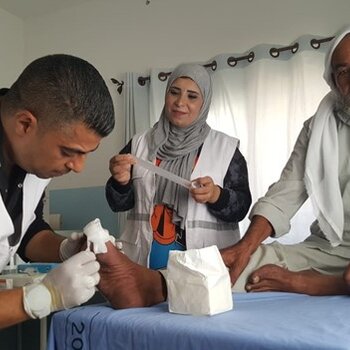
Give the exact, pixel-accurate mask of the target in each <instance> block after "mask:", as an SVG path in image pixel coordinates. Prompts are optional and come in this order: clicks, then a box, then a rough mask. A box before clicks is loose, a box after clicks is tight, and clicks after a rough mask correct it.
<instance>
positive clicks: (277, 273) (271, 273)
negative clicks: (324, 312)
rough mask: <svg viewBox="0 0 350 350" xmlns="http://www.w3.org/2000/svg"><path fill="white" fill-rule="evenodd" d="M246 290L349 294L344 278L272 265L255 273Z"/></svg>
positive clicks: (250, 278) (250, 277)
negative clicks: (294, 270)
mask: <svg viewBox="0 0 350 350" xmlns="http://www.w3.org/2000/svg"><path fill="white" fill-rule="evenodd" d="M348 269H349V268H348ZM349 277H350V270H349ZM246 289H247V291H248V292H264V291H282V292H293V293H303V294H309V295H338V294H349V290H348V288H347V285H346V283H345V280H344V279H343V278H342V276H339V275H324V274H321V273H319V272H317V271H315V270H304V271H298V272H293V271H289V270H287V269H285V268H283V267H280V266H277V265H271V264H269V265H264V266H262V267H260V268H259V269H257V270H256V271H254V272H253V273H252V274H251V275H250V276H249V278H248V283H247V285H246Z"/></svg>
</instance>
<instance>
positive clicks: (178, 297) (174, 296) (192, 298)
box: [166, 246, 233, 315]
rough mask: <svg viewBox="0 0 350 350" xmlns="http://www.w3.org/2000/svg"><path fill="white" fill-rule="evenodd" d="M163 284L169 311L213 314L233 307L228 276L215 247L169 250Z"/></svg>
mask: <svg viewBox="0 0 350 350" xmlns="http://www.w3.org/2000/svg"><path fill="white" fill-rule="evenodd" d="M166 282H167V287H168V305H169V311H170V312H173V313H179V314H190V315H215V314H218V313H221V312H225V311H228V310H231V309H232V308H233V301H232V291H231V281H230V276H229V273H228V270H227V268H226V266H225V264H224V262H223V260H222V258H221V255H220V252H219V250H218V248H217V246H211V247H206V248H202V249H190V250H187V251H175V250H173V251H170V253H169V260H168V271H167V278H166Z"/></svg>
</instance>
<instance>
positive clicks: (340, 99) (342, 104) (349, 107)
mask: <svg viewBox="0 0 350 350" xmlns="http://www.w3.org/2000/svg"><path fill="white" fill-rule="evenodd" d="M336 106H337V109H338V110H340V111H342V112H344V113H345V114H347V115H349V116H350V95H346V96H344V95H341V94H340V93H339V92H337V100H336Z"/></svg>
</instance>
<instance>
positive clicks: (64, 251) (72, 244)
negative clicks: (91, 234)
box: [59, 232, 86, 261]
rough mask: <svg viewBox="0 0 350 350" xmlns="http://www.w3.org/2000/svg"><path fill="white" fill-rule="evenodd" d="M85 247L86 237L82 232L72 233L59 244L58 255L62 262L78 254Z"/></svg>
mask: <svg viewBox="0 0 350 350" xmlns="http://www.w3.org/2000/svg"><path fill="white" fill-rule="evenodd" d="M85 246H86V236H85V235H84V233H83V232H73V233H71V235H70V236H69V237H68V238H66V239H64V240H63V241H62V242H61V244H60V251H59V255H60V258H61V260H62V261H65V260H67V259H68V258H70V257H71V256H73V255H74V254H77V253H79V252H80V251H81V250H83V249H84V248H85Z"/></svg>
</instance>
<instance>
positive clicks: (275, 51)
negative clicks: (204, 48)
mask: <svg viewBox="0 0 350 350" xmlns="http://www.w3.org/2000/svg"><path fill="white" fill-rule="evenodd" d="M333 38H334V36H330V37H327V38H323V39H311V40H310V46H311V47H312V48H313V49H315V50H317V49H319V48H320V46H321V44H323V43H326V42H328V41H331V40H332V39H333ZM298 49H299V43H298V42H295V43H294V44H292V45H288V46H283V47H279V48H276V47H272V48H271V49H270V50H269V54H270V55H271V56H272V57H273V58H277V57H279V55H280V53H281V52H284V51H291V53H293V54H294V53H296V52H297V51H298ZM254 59H255V53H254V51H250V52H249V54H247V55H245V56H240V57H233V56H230V57H229V58H228V59H227V64H228V65H229V66H230V67H234V66H236V65H237V63H238V62H240V61H244V60H246V61H248V62H249V63H250V62H253V61H254ZM203 67H205V68H211V70H213V71H215V70H216V68H217V62H216V61H215V60H213V61H212V62H210V63H207V64H204V65H203ZM170 74H171V72H160V73H159V74H158V79H159V80H160V81H165V80H167V79H168V76H169V75H170ZM111 81H112V83H113V84H116V85H117V91H118V93H119V95H120V94H121V93H122V91H123V85H124V81H121V82H119V81H118V80H117V79H115V78H111ZM147 81H151V77H150V76H147V77H138V79H137V82H138V83H139V84H140V85H141V86H144V85H145V84H146V82H147Z"/></svg>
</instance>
